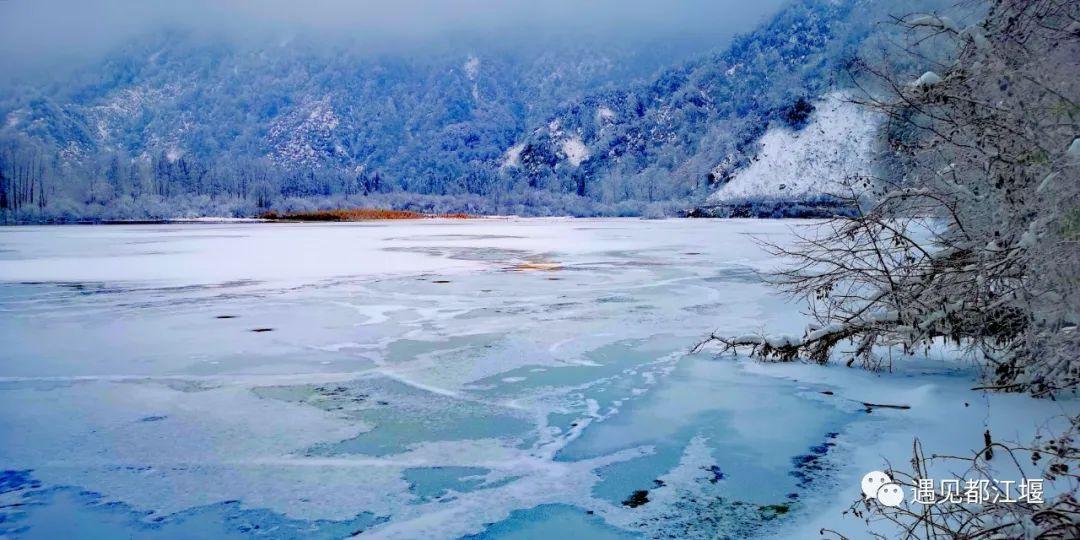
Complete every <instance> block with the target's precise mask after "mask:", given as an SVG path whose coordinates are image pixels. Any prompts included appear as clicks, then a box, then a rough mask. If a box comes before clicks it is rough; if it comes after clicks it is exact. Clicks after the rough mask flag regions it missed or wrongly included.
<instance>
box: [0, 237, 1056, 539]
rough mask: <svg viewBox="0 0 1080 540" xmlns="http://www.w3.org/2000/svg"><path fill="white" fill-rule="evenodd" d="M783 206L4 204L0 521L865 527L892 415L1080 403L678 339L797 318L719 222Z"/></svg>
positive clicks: (897, 430) (347, 531)
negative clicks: (39, 210) (378, 217)
mask: <svg viewBox="0 0 1080 540" xmlns="http://www.w3.org/2000/svg"><path fill="white" fill-rule="evenodd" d="M802 225H806V222H792V221H787V222H776V221H742V220H726V221H713V220H694V221H689V220H659V221H641V220H570V219H537V220H517V219H507V220H464V221H449V220H448V221H442V220H431V221H416V222H395V223H377V224H318V225H310V224H309V225H281V224H224V225H222V224H215V225H211V224H189V225H162V226H109V227H25V228H7V229H2V230H0V341H2V342H3V343H4V353H3V354H2V355H0V470H2V471H5V472H3V473H0V536H3V535H9V536H14V537H28V538H49V537H57V536H68V537H78V536H82V537H91V538H107V537H116V536H136V537H149V538H185V537H186V538H191V537H234V536H235V537H245V536H251V535H259V536H262V537H270V538H275V537H280V538H293V537H298V536H303V537H316V538H340V537H344V536H349V535H352V534H360V535H361V537H374V538H459V537H466V536H470V535H476V536H477V537H481V538H536V537H552V536H563V537H568V538H622V537H642V536H644V537H663V536H667V535H675V536H678V537H686V538H713V537H716V536H729V537H750V536H755V535H756V536H771V535H779V534H791V535H794V536H793V537H804V536H808V535H810V536H814V535H816V530H817V528H820V527H821V526H824V525H830V526H834V527H841V528H843V527H847V528H846V529H845V530H848V531H849V532H852V534H851V536H852V537H858V536H861V535H860V534H858V532H859V531H860V529H858V526H859V523H858V522H856V521H857V520H856V521H853V522H851V523H847V522H846V521H844V520H845V519H847V518H844V517H843V516H842V515H841V511H842V510H843V508H845V507H846V505H847V504H849V503H850V502H851V501H852V500H855V499H856V498H857V495H858V490H859V488H858V485H859V484H858V481H859V478H860V477H861V476H862V474H864V473H865V472H866V470H870V468H881V467H882V464H883V462H884V461H885V460H891V461H892V462H895V463H902V462H904V461H905V460H907V459H908V457H909V455H908V454H909V452H910V444H911V438H912V437H913V436H914V435H915V434H918V435H919V436H920V437H923V442H924V445H926V446H927V448H930V446H931V444H934V445H937V446H936V447H937V448H939V449H941V450H946V451H955V452H962V451H964V450H966V449H969V448H971V447H974V446H976V445H978V444H979V442H980V441H981V433H982V430H983V429H984V427H983V426H984V424H985V423H986V422H990V423H991V424H992V428H993V429H994V431H995V433H1000V434H1002V436H1007V435H1016V436H1018V437H1022V436H1024V435H1026V434H1030V433H1031V432H1032V430H1033V429H1034V427H1035V426H1034V424H1033V421H1032V420H1031V419H1033V418H1045V417H1047V416H1049V415H1050V414H1053V413H1054V412H1055V411H1056V412H1058V413H1060V412H1061V409H1062V408H1073V409H1075V406H1074V404H1072V403H1069V402H1058V403H1055V404H1048V403H1044V402H1034V401H1032V400H1030V399H1027V398H1024V397H1022V396H983V395H982V394H980V393H977V392H972V391H970V390H968V389H969V388H970V387H971V386H972V384H971V379H972V377H973V373H972V372H971V371H970V370H965V369H958V368H957V367H956V365H955V364H949V363H942V362H939V361H933V360H927V361H925V362H924V363H922V364H919V365H917V366H915V367H913V368H911V369H910V370H908V371H906V372H901V373H897V374H892V375H879V374H873V373H867V372H864V371H860V370H852V369H845V368H841V367H828V368H823V367H819V366H809V365H800V364H795V365H762V364H756V363H752V362H747V361H745V360H731V359H714V358H712V357H711V356H710V355H709V354H707V353H703V354H698V355H689V354H688V351H689V349H690V347H691V346H692V345H693V344H694V343H695V342H696V341H697V340H699V339H700V338H701V337H702V336H703V335H705V334H707V333H708V332H710V331H720V332H723V333H727V334H731V335H739V334H755V335H759V334H761V332H763V331H764V330H766V329H767V330H768V332H770V333H773V332H775V333H787V334H792V335H801V332H802V328H803V325H804V321H802V320H801V319H800V317H799V316H798V314H797V313H798V306H797V305H793V304H789V303H787V302H786V301H785V300H784V299H782V298H780V297H778V296H776V295H774V294H772V292H771V291H770V290H769V289H768V288H767V287H766V286H765V285H764V284H762V283H761V281H760V279H759V278H758V275H757V274H756V273H755V271H756V270H761V269H766V268H769V267H771V266H772V265H773V264H775V261H773V260H771V259H770V258H769V257H768V256H767V255H766V254H765V253H763V252H762V251H761V250H760V249H759V248H758V247H757V246H756V245H755V244H754V243H753V241H752V239H751V238H749V237H747V236H746V234H744V233H756V234H761V235H766V236H767V237H768V238H769V239H770V240H772V241H774V242H783V241H784V240H785V238H789V237H790V232H789V230H788V229H789V227H790V226H802ZM825 391H828V392H830V393H823V392H825ZM861 401H873V402H884V403H905V404H909V405H911V409H910V410H906V411H893V410H875V411H874V412H873V413H872V414H867V413H866V411H865V408H864V407H863V406H862V405H861ZM965 404H966V405H965ZM1048 411H1049V412H1048ZM991 412H993V414H992V415H991V414H990V413H991ZM987 419H991V420H987ZM958 422H966V423H964V424H962V426H960V425H959V424H958ZM958 426H959V427H958ZM868 467H869V468H868ZM863 469H866V470H863Z"/></svg>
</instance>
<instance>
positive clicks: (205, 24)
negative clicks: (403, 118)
mask: <svg viewBox="0 0 1080 540" xmlns="http://www.w3.org/2000/svg"><path fill="white" fill-rule="evenodd" d="M782 3H784V0H752V1H747V0H684V1H679V0H670V1H664V0H657V1H645V0H593V1H589V0H502V1H496V0H441V1H435V0H384V1H370V0H353V1H348V0H246V1H245V0H172V1H161V0H0V62H4V63H5V64H6V65H7V67H8V68H9V69H18V68H20V67H28V66H33V65H35V64H36V65H39V66H40V65H46V64H50V63H56V62H60V61H71V60H81V59H86V58H91V57H94V56H95V55H98V54H100V53H101V52H102V51H105V50H108V49H109V48H110V47H114V46H116V45H118V44H120V43H122V42H123V41H125V40H129V39H131V38H133V37H135V36H137V35H138V34H140V33H145V32H152V31H156V30H160V29H162V28H164V27H166V26H172V27H183V28H194V29H198V30H200V31H207V32H216V33H219V34H220V35H224V36H230V37H242V38H244V39H248V38H252V37H258V36H271V37H273V36H274V35H280V34H288V33H310V34H315V35H325V36H329V37H333V36H338V37H339V36H342V35H348V36H350V37H353V38H361V39H363V38H368V39H371V40H372V41H378V42H379V43H380V45H381V46H383V47H386V46H387V44H389V46H391V47H392V46H393V44H394V43H402V44H406V43H416V42H418V41H427V40H430V39H438V38H440V37H442V36H446V35H450V34H452V35H462V34H466V35H467V34H481V33H483V34H492V35H495V34H497V35H500V36H505V37H504V38H503V39H507V40H513V39H520V40H526V39H528V38H529V37H533V36H540V35H545V36H548V37H550V36H551V35H558V36H562V37H563V38H565V37H566V36H571V37H572V36H573V35H574V34H581V35H589V36H591V37H592V38H596V37H600V38H602V39H619V40H635V39H656V38H662V39H672V40H680V39H686V40H690V39H694V40H702V38H703V37H706V38H707V37H708V36H715V37H716V40H717V42H718V44H719V42H722V41H726V39H727V38H728V37H730V36H731V34H732V33H737V32H742V31H745V30H749V29H750V27H751V26H753V25H754V24H756V23H758V22H760V21H761V20H762V19H763V18H764V17H766V16H767V15H769V14H770V13H772V12H773V11H775V10H776V9H777V8H778V7H779V6H780V5H781V4H782Z"/></svg>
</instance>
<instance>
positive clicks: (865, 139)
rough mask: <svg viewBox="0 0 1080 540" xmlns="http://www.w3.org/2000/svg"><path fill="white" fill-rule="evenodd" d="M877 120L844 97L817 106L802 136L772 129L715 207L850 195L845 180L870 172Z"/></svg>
mask: <svg viewBox="0 0 1080 540" xmlns="http://www.w3.org/2000/svg"><path fill="white" fill-rule="evenodd" d="M876 126H877V119H876V118H875V116H874V115H873V114H872V113H871V112H869V111H868V110H866V109H865V108H863V107H860V106H859V105H856V104H854V103H851V102H850V101H848V99H847V96H846V95H845V94H842V93H833V94H830V95H828V96H826V97H825V98H824V99H823V100H822V101H821V102H819V103H818V104H817V107H816V110H815V111H814V113H813V115H812V117H811V120H810V123H809V124H808V125H807V126H806V127H805V128H803V129H802V130H799V131H792V130H791V129H789V128H787V127H772V128H770V129H769V130H768V131H767V132H766V133H765V135H763V136H762V137H761V150H760V152H759V153H758V155H757V157H756V158H755V160H754V161H753V162H752V163H751V164H750V165H749V166H748V167H746V168H745V169H743V170H741V171H739V172H737V173H735V175H734V177H733V178H732V179H731V181H730V182H728V183H727V184H725V185H724V186H722V187H721V188H720V189H718V190H717V191H716V192H714V193H713V194H712V195H710V196H709V199H708V202H709V203H711V204H723V203H726V202H732V201H744V200H748V199H773V200H790V201H799V200H806V199H811V198H815V197H817V196H821V195H829V194H850V191H849V190H848V188H846V187H845V186H844V182H845V180H849V179H851V178H853V177H858V176H861V175H866V174H869V173H870V168H871V150H872V145H873V140H874V137H875V133H876Z"/></svg>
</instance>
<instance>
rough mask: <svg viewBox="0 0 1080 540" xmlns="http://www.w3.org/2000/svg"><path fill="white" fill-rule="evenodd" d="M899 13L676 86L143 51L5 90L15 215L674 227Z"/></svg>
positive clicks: (581, 71) (861, 14)
mask: <svg viewBox="0 0 1080 540" xmlns="http://www.w3.org/2000/svg"><path fill="white" fill-rule="evenodd" d="M898 4H899V3H894V2H876V1H869V0H835V1H834V0H800V1H796V2H793V3H792V4H791V5H789V6H788V7H786V8H784V9H783V10H782V11H781V12H780V13H779V14H777V15H775V16H774V17H772V18H771V19H770V20H769V21H768V22H767V23H766V24H764V25H763V26H762V27H760V28H757V29H748V30H749V31H748V32H746V33H745V34H744V35H742V36H741V37H738V38H736V39H735V40H734V41H733V42H732V43H731V44H730V46H728V47H727V48H726V49H725V50H724V51H723V52H721V53H716V54H713V55H709V56H704V57H698V59H696V60H691V61H686V62H680V65H679V66H678V67H675V68H666V69H665V68H664V66H665V65H668V64H670V63H672V62H675V61H677V60H678V59H680V58H685V57H687V55H686V52H685V51H682V50H677V47H673V46H672V47H664V46H662V44H657V43H639V44H634V45H627V44H621V45H611V44H597V43H590V42H580V43H568V44H564V45H562V46H559V47H544V48H531V49H530V48H528V47H525V48H522V49H514V50H498V49H490V48H485V47H484V46H483V45H482V44H473V45H468V46H467V45H459V46H456V47H451V48H449V49H447V50H441V51H440V52H438V53H425V54H408V55H406V54H400V53H399V54H396V55H391V54H386V55H371V54H366V53H362V52H360V51H358V50H357V49H356V48H354V47H350V46H349V45H348V44H347V43H342V44H337V45H327V44H315V43H310V42H306V41H304V40H300V39H297V40H282V41H280V42H276V43H272V44H270V43H263V44H260V45H258V46H253V45H243V46H240V45H236V44H234V43H230V42H227V41H221V42H217V41H213V40H204V39H201V38H199V37H197V36H196V35H194V34H183V33H169V34H165V35H160V36H156V37H154V38H147V39H142V40H138V41H136V42H133V43H129V44H127V45H126V46H124V47H123V48H122V49H121V50H118V51H114V52H113V53H112V54H110V55H109V56H108V57H107V58H106V59H105V60H104V61H103V62H102V63H100V64H97V65H94V66H91V67H89V68H86V69H82V70H79V71H77V72H75V73H74V74H72V75H70V76H68V78H67V79H65V80H63V81H58V82H53V83H51V84H48V85H44V86H32V85H25V84H24V85H14V86H11V87H10V88H5V89H4V91H3V92H4V94H3V95H2V96H0V116H2V117H3V125H2V128H0V172H2V174H3V181H2V182H0V191H2V193H0V195H2V197H0V206H2V207H3V212H4V216H5V219H8V220H11V219H15V220H20V221H39V220H56V219H59V220H75V219H124V218H154V217H175V216H195V215H254V214H257V213H260V212H262V211H266V210H271V209H273V210H297V209H311V208H316V207H342V206H350V207H351V206H392V207H401V208H412V209H421V210H436V211H466V212H479V213H517V214H528V215H548V214H575V215H593V214H608V215H613V214H614V215H633V214H640V213H643V212H648V213H651V214H671V213H675V212H678V211H681V210H685V209H687V208H690V207H693V206H695V205H697V204H699V203H701V202H702V201H704V200H705V197H706V196H707V195H708V194H709V193H711V192H712V191H714V190H715V189H716V188H717V187H719V186H721V185H723V184H724V183H726V182H727V181H728V180H729V179H730V178H731V177H732V175H733V174H734V173H735V172H736V171H738V170H740V169H742V168H745V167H746V166H747V165H748V164H749V163H750V161H751V160H752V159H753V158H754V156H755V155H756V154H757V152H758V148H759V146H760V145H759V144H758V140H759V139H760V137H761V136H762V134H763V133H765V131H766V129H767V128H768V127H769V126H785V127H787V128H789V129H792V130H799V129H801V128H802V127H803V126H804V125H805V124H806V123H807V121H808V119H809V118H810V117H811V115H812V113H813V111H814V108H815V103H817V101H818V100H819V99H820V98H821V97H822V96H823V95H824V94H825V93H826V92H827V91H829V90H830V89H832V88H835V87H843V86H844V85H845V84H846V82H845V80H844V68H845V65H846V63H847V62H849V61H850V60H851V58H852V57H853V55H854V54H855V53H856V52H857V51H858V50H859V48H860V47H861V46H863V44H864V42H865V41H866V38H867V36H868V35H871V33H872V32H873V31H874V23H875V22H877V21H880V20H881V19H882V18H884V17H886V15H887V14H888V13H890V10H897V9H901V8H899V7H898ZM903 9H910V3H904V7H903ZM656 73H659V74H658V75H655V74H656ZM645 80H647V81H648V82H638V81H645Z"/></svg>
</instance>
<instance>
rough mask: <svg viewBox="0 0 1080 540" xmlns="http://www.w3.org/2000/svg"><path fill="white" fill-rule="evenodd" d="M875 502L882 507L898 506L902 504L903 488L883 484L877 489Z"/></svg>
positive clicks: (891, 484)
mask: <svg viewBox="0 0 1080 540" xmlns="http://www.w3.org/2000/svg"><path fill="white" fill-rule="evenodd" d="M877 500H878V502H879V503H881V504H882V505H884V506H889V507H894V506H900V503H902V502H904V488H903V487H902V486H901V485H900V484H893V483H888V484H885V485H883V486H881V487H879V488H878V490H877Z"/></svg>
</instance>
